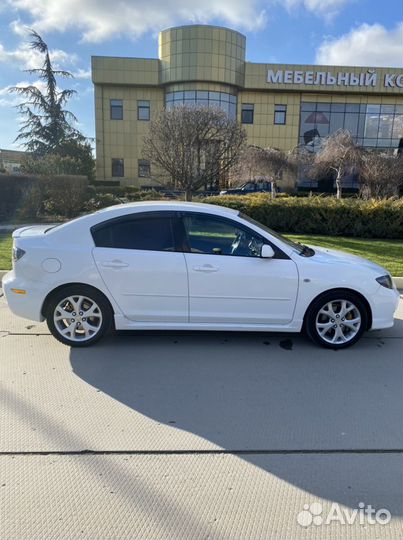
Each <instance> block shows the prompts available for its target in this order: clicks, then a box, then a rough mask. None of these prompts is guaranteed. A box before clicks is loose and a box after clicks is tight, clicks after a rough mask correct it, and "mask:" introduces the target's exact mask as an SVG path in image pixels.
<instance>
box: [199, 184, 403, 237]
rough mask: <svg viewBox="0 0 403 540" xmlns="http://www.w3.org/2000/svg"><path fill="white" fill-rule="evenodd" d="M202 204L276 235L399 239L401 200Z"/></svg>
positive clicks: (260, 199) (258, 199)
mask: <svg viewBox="0 0 403 540" xmlns="http://www.w3.org/2000/svg"><path fill="white" fill-rule="evenodd" d="M206 202H208V203H210V204H217V205H221V206H227V207H229V208H234V209H236V210H239V211H240V212H244V213H245V214H247V215H248V216H250V217H251V218H253V219H256V220H257V221H260V222H261V223H263V224H264V225H267V226H268V227H271V228H272V229H274V230H276V231H279V232H288V233H296V234H322V235H329V236H356V237H362V238H403V199H397V200H392V199H383V200H368V201H366V200H361V199H341V200H338V199H336V198H334V197H315V196H314V197H307V198H300V197H285V198H277V199H274V200H272V199H271V197H270V195H267V194H256V195H244V196H243V195H241V196H231V195H224V196H221V197H209V198H208V199H207V200H206Z"/></svg>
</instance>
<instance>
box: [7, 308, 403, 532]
mask: <svg viewBox="0 0 403 540" xmlns="http://www.w3.org/2000/svg"><path fill="white" fill-rule="evenodd" d="M402 345H403V300H402V301H401V303H400V308H399V312H398V314H397V319H396V324H395V327H394V328H393V329H391V330H386V331H382V332H374V333H368V334H367V335H366V336H365V337H364V338H363V339H362V340H361V342H360V343H358V344H357V345H356V346H355V347H353V348H351V349H348V350H346V351H344V352H336V351H325V350H323V349H319V348H316V347H315V346H314V345H312V344H311V343H310V342H309V341H307V340H305V339H304V338H303V337H300V336H293V335H286V336H285V335H278V334H277V335H268V334H258V333H253V334H232V333H184V332H169V333H162V332H160V333H158V332H152V333H145V332H143V333H141V334H136V333H121V334H120V335H112V336H110V337H108V338H107V339H106V340H105V341H103V342H102V343H100V344H99V345H97V346H95V347H93V348H90V349H83V350H70V349H69V348H68V347H65V346H63V345H61V344H60V343H58V342H57V341H55V340H54V339H53V338H52V337H51V336H50V335H49V333H48V331H47V328H46V326H45V325H41V324H37V323H31V322H29V321H24V320H22V319H17V318H15V317H13V316H12V315H11V314H10V313H9V312H8V310H7V307H6V305H5V301H4V298H0V401H1V409H0V410H1V413H0V538H1V539H7V540H12V539H18V540H21V539H22V538H24V539H34V538H35V539H37V538H41V539H47V538H52V539H67V538H91V539H94V538H111V539H115V538H116V539H123V538H127V539H134V538H146V539H154V538H161V539H168V538H169V539H170V538H172V539H176V540H180V539H199V538H200V539H202V538H212V539H215V538H220V539H221V538H222V539H224V538H225V539H240V538H241V539H244V538H245V539H246V538H248V539H249V538H250V539H278V538H284V539H299V538H314V539H316V538H317V539H333V538H342V539H347V538H363V539H372V538H385V539H386V538H387V539H398V538H399V539H400V538H401V537H402V527H403V515H402V513H403V479H402V471H403V466H402V465H403V459H402V456H403V454H402V452H403V441H402V431H403V430H402V426H403V418H402V407H401V403H402V350H403V348H402ZM360 502H363V503H365V504H366V505H369V504H371V505H372V506H373V507H375V508H376V509H380V508H386V509H387V510H389V511H390V512H391V514H392V519H391V521H390V522H389V524H386V525H380V524H369V523H368V521H367V520H364V521H362V523H360V519H359V516H358V517H356V519H355V521H354V523H352V524H350V525H348V524H342V523H340V519H341V518H340V517H339V518H338V520H337V521H336V520H334V521H332V522H331V523H330V524H326V523H325V521H326V517H327V516H328V512H329V511H330V510H332V506H331V505H332V503H337V504H338V505H339V508H340V510H341V512H350V516H351V515H352V514H351V512H353V510H354V509H357V508H358V504H359V503H360ZM312 503H320V504H321V505H322V508H320V507H318V508H319V510H320V509H322V513H321V514H320V516H317V518H322V522H321V520H320V519H319V520H318V519H317V520H316V522H317V523H318V524H314V523H313V524H311V525H309V526H307V527H304V526H301V525H300V524H299V523H298V521H297V517H298V515H299V514H300V512H301V511H303V510H304V504H312ZM333 512H334V510H333ZM309 515H310V514H308V518H307V514H304V515H303V516H302V517H305V518H307V519H308V520H309ZM332 515H333V516H334V515H335V514H334V513H333V514H332ZM340 516H341V514H340ZM302 517H301V515H300V521H301V519H302ZM311 517H312V516H311ZM304 523H307V522H304Z"/></svg>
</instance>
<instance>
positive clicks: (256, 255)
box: [182, 213, 298, 324]
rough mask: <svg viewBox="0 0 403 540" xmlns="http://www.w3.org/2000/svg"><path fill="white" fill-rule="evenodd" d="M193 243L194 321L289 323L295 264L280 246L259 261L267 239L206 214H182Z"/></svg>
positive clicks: (191, 301)
mask: <svg viewBox="0 0 403 540" xmlns="http://www.w3.org/2000/svg"><path fill="white" fill-rule="evenodd" d="M182 223H183V230H184V234H185V237H186V243H187V245H188V252H187V253H185V258H186V264H187V267H188V275H189V304H190V306H189V308H190V322H193V323H235V324H287V323H289V322H291V320H292V318H293V313H294V308H295V303H296V298H297V292H298V272H297V267H296V264H295V263H294V262H293V261H292V260H291V259H290V258H289V257H288V256H287V255H286V254H284V253H282V252H281V251H280V250H279V249H278V248H276V247H275V246H272V247H273V248H274V249H275V256H274V258H262V257H260V250H261V246H262V245H263V244H264V243H269V242H268V241H267V239H265V238H264V237H262V236H260V235H259V234H257V233H255V232H254V231H252V230H251V229H249V228H247V227H245V226H244V225H243V224H240V223H238V222H236V221H233V220H230V219H227V218H221V217H217V216H214V215H210V214H205V213H198V214H196V213H186V214H183V216H182Z"/></svg>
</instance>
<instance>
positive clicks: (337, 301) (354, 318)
mask: <svg viewBox="0 0 403 540" xmlns="http://www.w3.org/2000/svg"><path fill="white" fill-rule="evenodd" d="M367 328H368V308H367V306H366V305H365V303H364V301H363V300H362V299H361V298H360V296H359V295H357V294H354V292H350V291H343V290H341V291H330V292H328V293H324V294H322V295H320V296H319V297H318V298H316V299H315V300H314V301H313V302H312V304H311V305H310V307H309V309H308V311H307V314H306V317H305V327H304V329H305V331H306V333H307V335H308V336H309V337H310V339H311V340H312V341H313V342H314V343H316V344H318V345H320V346H321V347H325V348H326V349H345V348H346V347H351V345H354V343H356V342H357V341H358V340H359V339H360V337H361V336H362V334H363V333H364V332H365V330H366V329H367Z"/></svg>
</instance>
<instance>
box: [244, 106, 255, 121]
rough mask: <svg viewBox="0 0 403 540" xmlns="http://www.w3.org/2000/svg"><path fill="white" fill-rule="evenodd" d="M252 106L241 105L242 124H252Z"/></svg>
mask: <svg viewBox="0 0 403 540" xmlns="http://www.w3.org/2000/svg"><path fill="white" fill-rule="evenodd" d="M253 112H254V105H253V104H252V103H242V114H241V121H242V124H253Z"/></svg>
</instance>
